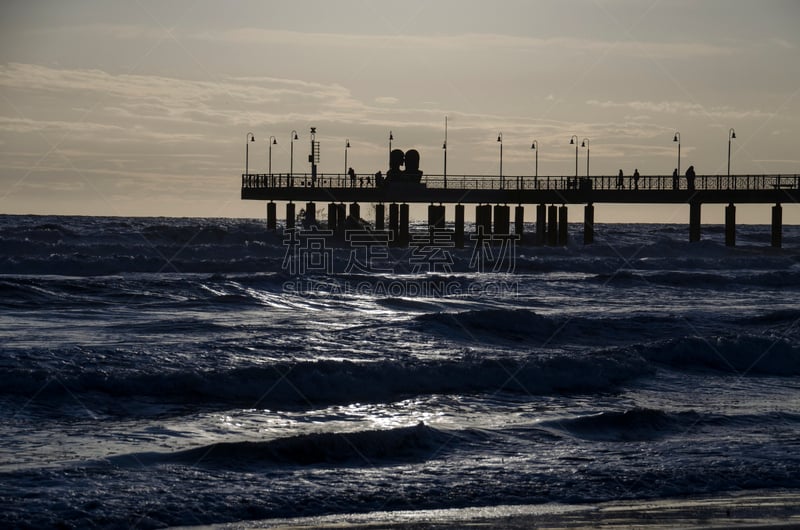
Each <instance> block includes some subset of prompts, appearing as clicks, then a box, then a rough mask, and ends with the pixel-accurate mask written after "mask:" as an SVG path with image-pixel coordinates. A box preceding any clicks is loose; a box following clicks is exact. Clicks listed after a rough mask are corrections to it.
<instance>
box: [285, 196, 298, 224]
mask: <svg viewBox="0 0 800 530" xmlns="http://www.w3.org/2000/svg"><path fill="white" fill-rule="evenodd" d="M294 208H295V206H294V203H293V202H287V203H286V229H287V230H288V229H289V228H294V219H295V217H296V216H297V214H295V210H294Z"/></svg>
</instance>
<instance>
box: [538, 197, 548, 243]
mask: <svg viewBox="0 0 800 530" xmlns="http://www.w3.org/2000/svg"><path fill="white" fill-rule="evenodd" d="M546 242H547V206H546V205H544V204H539V205H537V206H536V244H537V245H544V244H545V243H546Z"/></svg>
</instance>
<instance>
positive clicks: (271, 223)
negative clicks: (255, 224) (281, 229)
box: [267, 201, 278, 230]
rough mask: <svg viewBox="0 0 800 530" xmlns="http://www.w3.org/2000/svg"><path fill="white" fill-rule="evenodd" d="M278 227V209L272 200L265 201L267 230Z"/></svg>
mask: <svg viewBox="0 0 800 530" xmlns="http://www.w3.org/2000/svg"><path fill="white" fill-rule="evenodd" d="M276 228H278V210H277V206H276V204H275V203H274V202H272V201H269V202H268V203H267V230H275V229H276Z"/></svg>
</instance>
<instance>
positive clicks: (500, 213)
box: [492, 204, 511, 236]
mask: <svg viewBox="0 0 800 530" xmlns="http://www.w3.org/2000/svg"><path fill="white" fill-rule="evenodd" d="M510 217H511V208H510V207H508V206H505V205H500V204H496V205H495V207H494V230H493V231H492V233H494V234H502V235H504V236H505V235H510V234H511V219H510Z"/></svg>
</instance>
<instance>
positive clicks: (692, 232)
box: [689, 201, 702, 243]
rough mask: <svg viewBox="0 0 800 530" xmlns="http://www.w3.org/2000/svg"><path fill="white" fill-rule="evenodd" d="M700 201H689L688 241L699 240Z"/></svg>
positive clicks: (694, 241)
mask: <svg viewBox="0 0 800 530" xmlns="http://www.w3.org/2000/svg"><path fill="white" fill-rule="evenodd" d="M701 206H702V204H701V203H699V202H696V201H693V202H690V203H689V242H691V243H696V242H697V241H700V207H701Z"/></svg>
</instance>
